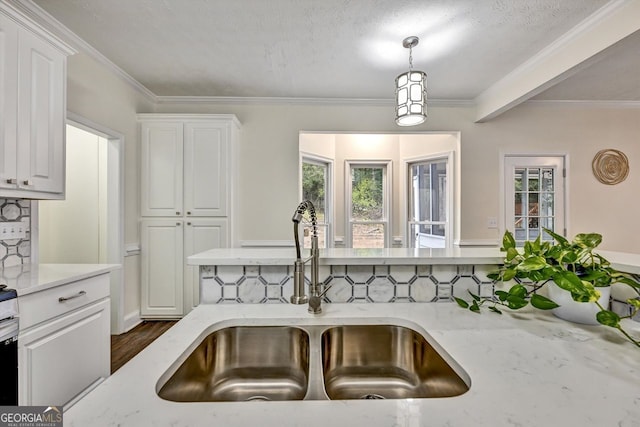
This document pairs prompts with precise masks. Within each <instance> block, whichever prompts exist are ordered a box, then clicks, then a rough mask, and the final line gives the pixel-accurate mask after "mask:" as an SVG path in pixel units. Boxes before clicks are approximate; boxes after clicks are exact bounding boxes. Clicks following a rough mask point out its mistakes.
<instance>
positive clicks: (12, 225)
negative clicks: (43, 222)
mask: <svg viewBox="0 0 640 427" xmlns="http://www.w3.org/2000/svg"><path fill="white" fill-rule="evenodd" d="M26 230H27V227H26V226H25V224H24V223H23V222H21V221H16V222H2V223H0V240H13V239H24V238H25V237H27V231H26Z"/></svg>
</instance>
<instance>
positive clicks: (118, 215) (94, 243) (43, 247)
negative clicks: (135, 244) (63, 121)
mask: <svg viewBox="0 0 640 427" xmlns="http://www.w3.org/2000/svg"><path fill="white" fill-rule="evenodd" d="M67 118H68V120H67V127H66V185H65V200H43V201H39V202H38V203H37V204H35V205H36V206H37V207H36V208H35V215H34V217H33V219H32V220H33V222H34V224H36V227H34V229H35V230H34V231H35V233H34V239H37V242H38V245H37V247H38V253H37V254H34V257H35V258H36V259H37V262H39V263H56V264H72V263H78V264H120V265H121V266H122V268H120V269H119V270H115V271H112V273H111V275H110V276H111V333H112V334H120V333H122V332H124V294H125V292H124V270H123V269H124V200H123V199H124V186H123V182H124V177H123V172H124V137H123V136H122V135H120V134H118V133H117V132H114V131H111V130H109V129H105V128H103V127H101V126H100V125H97V124H95V123H92V122H90V121H89V120H86V119H84V118H82V117H79V116H76V115H74V114H72V113H68V115H67Z"/></svg>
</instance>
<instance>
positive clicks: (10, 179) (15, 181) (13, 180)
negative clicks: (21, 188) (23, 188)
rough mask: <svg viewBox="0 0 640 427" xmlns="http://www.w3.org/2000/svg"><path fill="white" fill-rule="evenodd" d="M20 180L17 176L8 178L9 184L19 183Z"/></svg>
mask: <svg viewBox="0 0 640 427" xmlns="http://www.w3.org/2000/svg"><path fill="white" fill-rule="evenodd" d="M17 183H18V180H17V179H15V178H9V179H7V184H17Z"/></svg>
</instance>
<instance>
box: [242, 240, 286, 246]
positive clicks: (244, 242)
mask: <svg viewBox="0 0 640 427" xmlns="http://www.w3.org/2000/svg"><path fill="white" fill-rule="evenodd" d="M240 246H241V247H243V248H289V247H293V246H295V245H294V243H293V239H291V240H242V241H240Z"/></svg>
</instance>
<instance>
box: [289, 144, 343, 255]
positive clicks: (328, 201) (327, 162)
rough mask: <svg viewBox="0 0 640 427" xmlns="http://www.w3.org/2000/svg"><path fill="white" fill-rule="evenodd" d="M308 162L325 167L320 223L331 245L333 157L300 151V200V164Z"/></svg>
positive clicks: (330, 245) (299, 189)
mask: <svg viewBox="0 0 640 427" xmlns="http://www.w3.org/2000/svg"><path fill="white" fill-rule="evenodd" d="M303 163H310V164H315V165H321V166H326V167H327V181H326V188H325V222H324V223H323V224H322V226H323V227H326V233H327V234H326V244H327V246H326V247H327V248H332V247H333V241H334V224H335V217H334V209H333V206H334V203H333V202H334V197H335V194H334V193H335V192H334V189H333V188H334V182H333V181H334V178H333V159H330V158H328V157H323V156H319V155H317V154H311V153H305V152H300V161H299V165H300V168H299V171H298V175H299V177H300V179H298V199H299V200H300V201H302V164H303Z"/></svg>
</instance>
